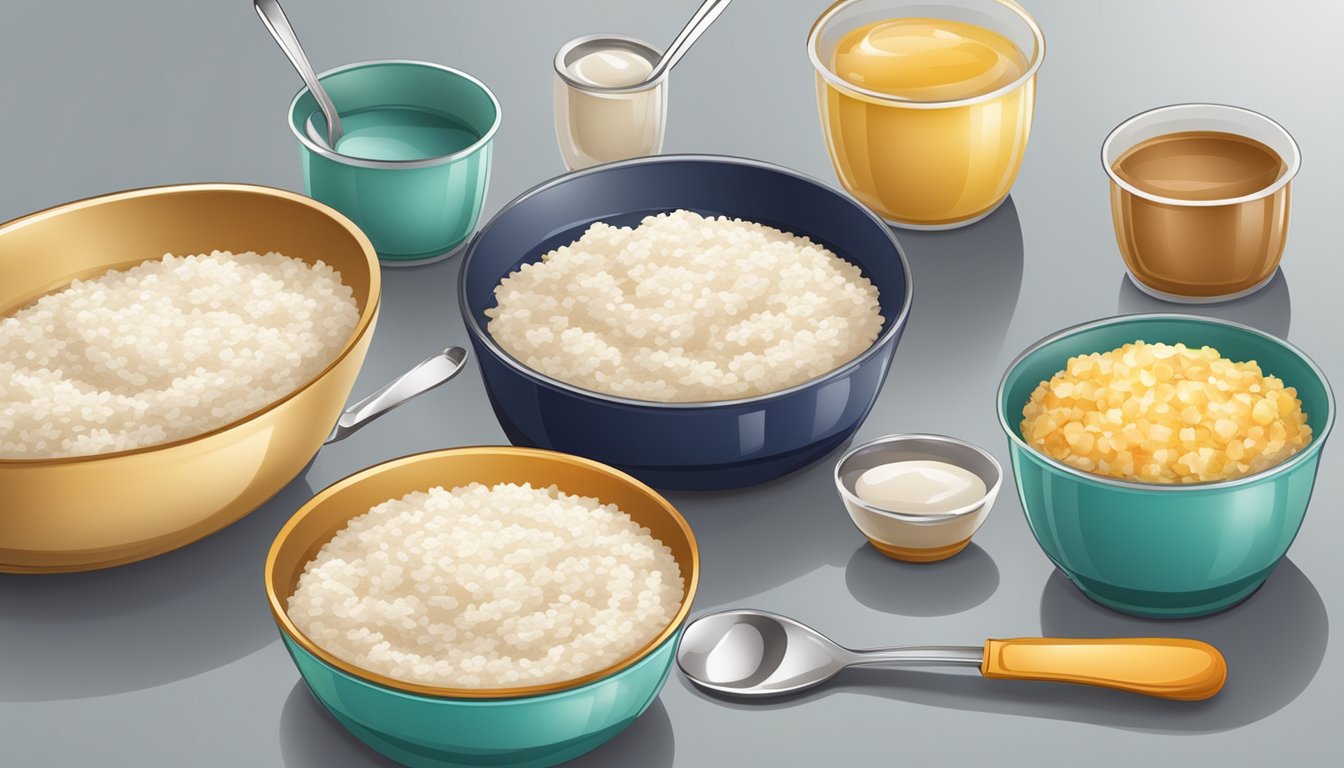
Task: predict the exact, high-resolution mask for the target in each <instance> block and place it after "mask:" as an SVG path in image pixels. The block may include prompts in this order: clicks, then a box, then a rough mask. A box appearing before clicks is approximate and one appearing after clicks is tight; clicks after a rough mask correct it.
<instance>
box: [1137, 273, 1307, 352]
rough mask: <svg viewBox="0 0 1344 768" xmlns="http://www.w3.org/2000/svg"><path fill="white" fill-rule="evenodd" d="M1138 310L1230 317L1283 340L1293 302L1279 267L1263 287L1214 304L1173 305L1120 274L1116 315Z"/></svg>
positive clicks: (1221, 317) (1291, 314) (1227, 318)
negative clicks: (1243, 295) (1147, 292)
mask: <svg viewBox="0 0 1344 768" xmlns="http://www.w3.org/2000/svg"><path fill="white" fill-rule="evenodd" d="M1139 312H1179V313H1182V314H1188V315H1200V316H1202V317H1213V318H1217V319H1220V320H1231V321H1232V322H1234V323H1241V324H1242V325H1249V326H1251V327H1253V328H1259V329H1260V330H1262V331H1264V332H1265V333H1271V334H1274V335H1275V336H1278V337H1279V338H1280V339H1286V338H1288V327H1289V325H1290V324H1291V322H1292V319H1293V301H1292V297H1291V296H1290V295H1289V292H1288V279H1287V278H1286V277H1284V275H1283V268H1282V267H1280V268H1279V269H1278V271H1276V272H1275V273H1274V277H1273V278H1271V279H1270V281H1269V283H1268V284H1267V285H1265V287H1264V288H1261V289H1260V290H1258V291H1256V292H1255V293H1253V294H1251V295H1250V296H1247V297H1245V298H1242V299H1237V300H1236V301H1224V302H1220V303H1217V304H1173V303H1172V302H1169V301H1162V300H1161V299H1156V298H1153V297H1152V296H1149V295H1148V294H1146V293H1144V292H1143V291H1141V290H1139V289H1138V288H1137V287H1135V286H1134V282H1133V281H1132V280H1131V279H1130V277H1129V275H1128V274H1122V275H1121V276H1120V298H1119V300H1118V301H1117V303H1116V314H1120V315H1131V314H1135V313H1139Z"/></svg>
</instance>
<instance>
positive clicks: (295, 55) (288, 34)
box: [252, 0, 345, 149]
mask: <svg viewBox="0 0 1344 768" xmlns="http://www.w3.org/2000/svg"><path fill="white" fill-rule="evenodd" d="M252 7H254V8H256V9H257V15H258V16H260V17H261V23H263V24H265V25H266V29H268V30H270V33H271V37H273V38H275V42H276V43H278V44H279V45H280V50H282V51H284V52H285V55H286V56H288V57H289V63H291V64H293V65H294V69H296V70H298V72H299V77H302V78H303V82H304V84H305V85H307V86H308V90H309V91H310V92H311V93H312V94H313V98H314V99H317V105H318V107H320V108H321V109H322V115H323V116H324V117H326V118H327V145H328V146H330V147H331V148H332V149H335V148H336V142H338V141H340V139H341V136H342V135H344V133H345V132H344V131H343V130H342V129H341V116H340V114H339V113H338V112H337V111H336V105H335V104H333V103H332V101H331V97H330V96H328V95H327V90H326V89H325V88H323V87H322V83H321V81H319V80H318V79H317V73H316V72H314V71H313V65H312V64H310V63H308V57H307V56H305V55H304V53H303V46H301V45H299V37H298V35H296V34H294V28H293V27H292V26H290V25H289V18H288V17H286V16H285V9H284V8H281V7H280V3H279V0H252Z"/></svg>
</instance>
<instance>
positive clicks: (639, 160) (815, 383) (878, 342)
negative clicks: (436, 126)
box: [457, 154, 915, 410]
mask: <svg viewBox="0 0 1344 768" xmlns="http://www.w3.org/2000/svg"><path fill="white" fill-rule="evenodd" d="M688 161H692V162H699V163H715V164H720V165H741V166H745V167H747V168H758V169H761V170H765V171H770V172H772V173H777V174H780V175H782V176H788V177H790V178H794V179H798V180H799V181H803V182H806V183H808V184H811V185H813V186H815V187H820V188H822V189H823V190H825V191H826V192H829V193H830V194H832V195H835V196H836V197H839V198H841V199H843V200H844V201H845V202H846V203H847V204H849V205H851V206H853V207H854V208H856V209H858V211H859V212H860V213H861V214H863V215H865V216H867V217H868V219H869V220H870V221H871V222H872V223H873V224H874V225H875V226H877V227H880V228H881V231H882V232H883V233H885V235H886V237H887V239H888V240H890V241H891V244H892V247H894V248H895V249H896V255H897V256H898V257H899V258H900V261H901V272H902V274H904V275H905V293H904V295H903V296H902V297H901V310H900V312H898V313H897V315H896V317H895V318H894V319H893V320H891V324H890V325H889V326H887V328H886V329H885V330H883V331H882V333H881V334H880V335H879V336H878V337H877V338H876V339H875V340H874V341H873V343H872V344H870V345H869V346H868V348H867V349H865V350H864V351H863V352H861V353H859V354H858V355H857V356H856V357H855V358H854V359H853V360H850V361H848V362H846V363H844V364H843V365H840V366H838V367H836V368H833V369H831V370H829V371H827V372H825V373H823V374H821V375H819V376H815V377H813V378H811V379H808V380H807V381H804V382H802V383H800V384H794V385H793V386H791V387H787V388H785V389H781V390H778V391H775V392H767V393H765V394H763V395H752V396H751V397H742V398H738V399H736V400H705V401H703V402H700V401H690V402H664V401H661V400H636V399H635V398H633V397H621V396H620V395H608V394H605V393H603V392H595V391H593V390H591V389H584V388H583V387H580V386H578V385H576V384H570V383H569V382H566V381H561V380H560V379H556V378H553V377H550V376H547V375H546V374H544V373H542V372H541V371H537V370H534V369H532V368H529V367H528V366H527V365H525V364H524V363H523V362H522V361H521V360H519V359H517V358H516V357H514V356H513V355H511V354H509V353H508V352H506V351H505V350H504V348H503V347H501V346H500V345H499V343H498V342H496V341H495V337H493V336H491V335H490V331H489V329H488V328H485V327H483V326H481V324H480V323H478V322H477V321H476V314H475V313H474V312H468V311H466V309H465V308H466V307H467V306H468V302H467V267H468V266H470V262H471V257H472V254H473V253H474V251H475V250H476V243H477V241H479V240H480V239H481V238H482V237H483V236H484V235H485V234H486V233H487V232H489V231H490V230H491V229H492V228H493V227H494V226H495V225H496V224H498V223H499V220H500V219H501V218H503V217H504V216H505V215H506V214H508V213H509V212H510V211H512V210H513V209H514V208H515V207H517V206H518V205H519V204H521V203H522V202H524V201H525V200H528V199H529V198H532V197H534V196H536V195H539V194H541V193H542V192H545V191H547V190H549V189H551V188H552V187H558V186H561V185H563V184H565V183H566V182H568V181H570V180H571V179H576V178H581V177H583V176H590V175H594V174H599V173H604V172H606V171H611V170H615V169H618V168H625V167H627V166H632V165H653V164H655V163H679V162H688ZM620 213H621V212H620V211H617V212H613V213H609V214H606V216H607V217H608V218H610V217H612V216H619V215H620ZM836 255H837V256H839V254H836ZM839 258H841V259H844V261H846V262H847V263H849V264H852V265H854V266H855V267H857V266H858V265H857V264H854V262H852V261H849V259H845V257H844V256H839ZM528 263H532V262H528ZM860 271H862V270H860ZM874 285H876V283H874ZM880 290H881V289H880V288H879V291H880ZM914 291H915V285H914V276H913V274H912V273H911V271H910V258H909V257H908V256H906V255H905V249H904V248H903V247H901V243H900V241H899V240H897V239H896V236H895V235H894V234H892V232H891V227H888V226H887V224H886V222H884V221H882V219H880V218H878V216H877V214H875V213H873V211H872V209H870V208H868V207H867V206H866V205H864V204H862V203H860V202H859V201H858V200H856V199H854V197H852V196H851V195H849V194H847V193H845V192H842V191H840V190H838V189H836V188H835V187H832V186H830V185H828V184H824V183H822V182H821V181H819V180H817V179H815V178H813V177H811V176H808V175H807V174H805V173H800V172H798V171H795V170H793V169H791V168H786V167H784V166H782V165H776V164H775V163H767V162H765V161H764V160H752V159H750V158H745V157H735V156H733V155H711V154H682V155H649V156H647V157H635V158H631V159H629V160H617V161H615V162H611V163H605V164H603V165H595V166H593V167H591V168H585V169H584V170H581V171H572V172H570V173H564V174H561V175H559V176H556V177H555V178H552V179H549V180H547V181H543V182H542V183H540V184H538V185H536V186H535V187H533V188H531V189H529V190H527V191H526V192H523V193H522V194H520V195H518V196H517V197H515V198H514V199H512V200H510V201H509V202H508V203H506V204H505V205H504V207H502V208H500V209H499V210H498V211H497V212H496V213H495V215H494V216H493V217H491V219H490V220H489V221H487V222H486V223H485V226H483V227H481V228H480V229H478V230H476V234H474V235H472V236H471V240H469V241H468V242H467V247H466V250H465V251H464V252H463V256H462V266H461V268H460V269H459V270H458V273H457V299H458V302H459V303H460V305H461V306H462V307H463V308H464V309H463V319H464V321H465V323H466V324H467V327H468V331H469V332H471V333H473V334H474V336H475V339H476V340H477V341H479V342H481V344H483V345H484V346H485V348H486V349H488V350H490V352H491V353H493V354H494V355H495V357H496V358H498V359H499V360H501V361H503V362H504V364H505V365H506V366H508V367H510V368H513V370H514V371H515V372H517V373H520V374H522V375H523V376H524V377H525V378H528V379H531V380H534V381H540V382H542V383H543V384H545V385H546V386H549V387H554V388H556V389H559V390H562V391H564V392H568V393H569V394H572V395H577V396H579V397H584V398H588V399H590V400H594V401H597V402H600V403H618V404H620V405H627V406H631V407H634V408H652V409H656V410H664V409H665V410H686V409H694V410H708V409H713V408H734V407H737V406H741V405H751V404H752V403H762V402H766V401H770V400H777V399H780V398H783V397H786V396H788V395H792V394H795V393H797V392H802V391H803V390H806V389H811V388H813V387H820V386H822V385H824V384H826V383H827V382H829V381H834V380H836V379H839V378H843V377H845V376H847V375H849V373H850V372H852V371H853V370H854V369H855V368H858V367H859V366H860V365H862V364H863V363H865V362H867V361H868V360H869V359H870V358H872V357H873V356H874V355H876V354H877V353H878V350H879V349H881V348H882V347H884V346H885V345H886V344H887V343H888V342H889V341H890V340H891V338H892V337H893V336H895V335H896V334H899V333H900V332H901V331H902V330H903V329H904V328H905V323H906V321H907V320H908V319H909V317H910V306H911V304H912V303H913V302H914V296H915V293H914Z"/></svg>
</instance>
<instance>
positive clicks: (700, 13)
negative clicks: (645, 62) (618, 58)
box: [641, 0, 732, 85]
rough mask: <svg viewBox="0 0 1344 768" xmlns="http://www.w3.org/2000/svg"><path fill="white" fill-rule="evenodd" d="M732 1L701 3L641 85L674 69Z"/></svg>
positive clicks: (652, 81)
mask: <svg viewBox="0 0 1344 768" xmlns="http://www.w3.org/2000/svg"><path fill="white" fill-rule="evenodd" d="M730 2H732V0H705V2H703V3H701V4H700V7H699V8H697V9H696V10H695V13H694V14H693V15H692V16H691V20H690V21H688V22H686V26H684V27H682V28H681V31H680V32H678V33H677V37H676V39H674V40H673V41H672V43H671V44H670V45H668V46H667V50H665V51H663V55H662V56H660V57H659V58H658V61H657V63H655V64H654V65H653V71H651V72H649V76H648V77H646V78H644V82H643V83H642V84H641V85H648V84H649V83H656V82H658V81H659V80H661V79H662V78H663V76H664V75H666V74H667V71H668V70H669V69H672V67H674V66H676V65H677V62H678V61H681V57H682V56H685V55H686V52H687V51H689V50H690V49H691V46H692V45H695V41H696V40H699V39H700V36H701V35H703V34H704V33H705V30H707V29H709V25H710V24H713V23H714V20H715V19H717V18H719V14H721V13H723V12H724V10H725V9H726V8H727V7H728V3H730Z"/></svg>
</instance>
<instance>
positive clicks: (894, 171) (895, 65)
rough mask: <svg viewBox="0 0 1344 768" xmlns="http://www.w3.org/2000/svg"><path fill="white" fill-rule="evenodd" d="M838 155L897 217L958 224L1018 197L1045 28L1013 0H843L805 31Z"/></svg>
mask: <svg viewBox="0 0 1344 768" xmlns="http://www.w3.org/2000/svg"><path fill="white" fill-rule="evenodd" d="M807 47H808V55H809V56H810V57H811V59H812V65H813V67H815V68H816V71H817V105H818V109H819V110H820V111H821V123H822V129H823V131H824V132H825V134H826V145H827V147H828V149H829V150H830V155H831V162H832V163H833V164H834V166H835V171H836V174H837V175H838V176H839V177H840V182H841V184H843V185H844V187H845V189H846V190H848V191H849V193H850V194H852V195H854V196H855V197H857V198H858V199H859V200H860V201H861V202H863V203H864V204H865V205H867V206H868V207H869V208H872V209H873V210H874V211H876V212H877V213H878V214H879V215H881V216H882V217H883V218H884V219H886V220H887V221H888V222H890V223H891V224H894V225H896V226H899V227H905V228H908V229H954V228H956V227H962V226H966V225H967V224H972V223H974V222H976V221H979V220H980V219H983V218H984V217H986V216H988V215H989V214H991V213H993V212H994V209H995V208H997V207H998V206H999V204H1000V203H1002V202H1003V201H1004V199H1005V198H1007V197H1008V192H1009V190H1010V189H1011V188H1012V186H1013V181H1014V180H1015V179H1016V178H1017V172H1018V169H1019V168H1020V167H1021V164H1022V155H1023V153H1024V152H1025V151H1026V148H1027V136H1028V134H1029V133H1030V132H1031V118H1032V110H1033V107H1034V104H1035V98H1036V71H1037V70H1038V69H1039V68H1040V66H1041V60H1042V58H1044V56H1045V38H1044V36H1042V34H1041V29H1040V27H1038V26H1037V25H1036V22H1035V21H1034V20H1033V19H1032V18H1031V16H1030V15H1029V14H1028V13H1027V12H1026V10H1024V9H1023V8H1022V7H1021V6H1020V5H1018V4H1017V3H1015V2H1012V0H956V1H952V0H947V1H943V2H902V1H901V0H840V2H837V3H836V4H835V5H832V6H831V7H830V8H828V9H827V10H826V12H825V13H823V14H822V15H821V18H819V19H817V22H816V24H814V25H813V27H812V31H811V33H810V34H809V36H808V41H807Z"/></svg>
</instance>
